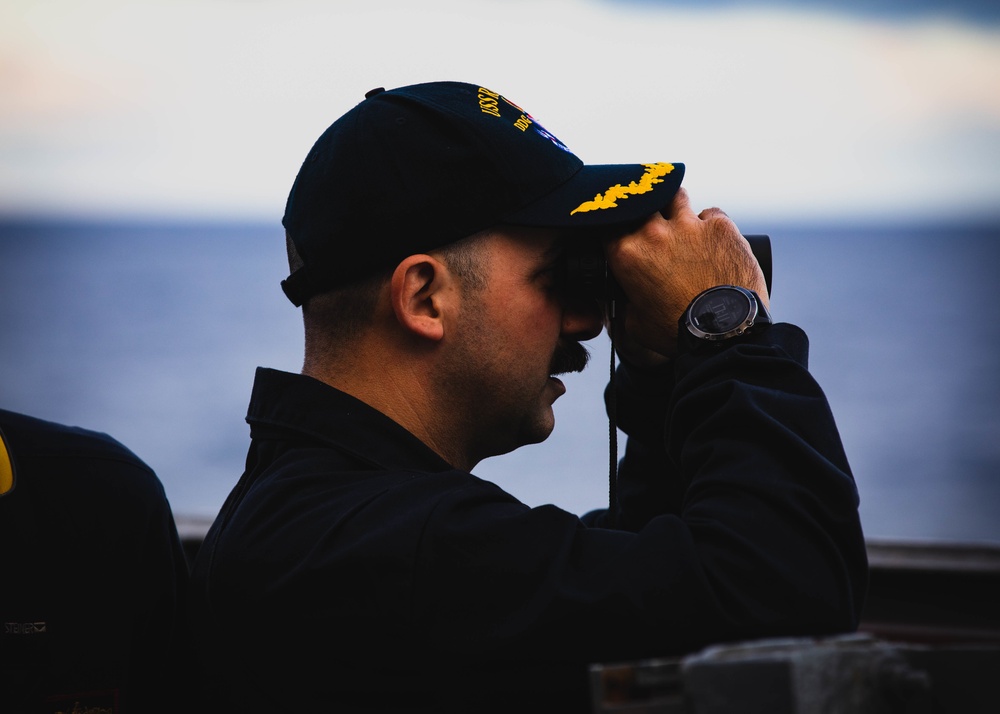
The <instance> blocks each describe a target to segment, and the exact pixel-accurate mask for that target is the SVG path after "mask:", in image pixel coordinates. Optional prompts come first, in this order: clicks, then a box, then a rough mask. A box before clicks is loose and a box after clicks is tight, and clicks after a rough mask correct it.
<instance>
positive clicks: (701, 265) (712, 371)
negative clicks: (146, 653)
mask: <svg viewBox="0 0 1000 714" xmlns="http://www.w3.org/2000/svg"><path fill="white" fill-rule="evenodd" d="M682 175H683V166H681V165H679V164H665V163H657V164H646V165H623V166H617V165H613V166H587V167H585V166H583V165H582V162H580V160H579V159H577V158H576V157H575V156H574V155H573V154H572V153H570V152H569V150H568V149H566V147H565V146H564V145H563V144H561V143H560V142H559V141H558V140H557V139H555V138H554V137H553V135H552V134H551V133H549V132H548V131H546V130H545V129H544V128H542V127H541V126H540V125H539V123H538V122H537V120H535V119H534V118H533V117H532V116H530V115H529V114H527V113H526V112H524V111H523V110H522V109H520V108H519V107H517V106H516V105H515V104H513V103H512V102H510V101H508V100H507V99H506V98H504V97H502V96H500V95H499V94H497V93H495V92H492V91H490V90H487V89H485V88H482V87H477V86H475V85H466V84H461V83H452V82H441V83H430V84H423V85H416V86H412V87H405V88H402V89H397V90H393V91H383V90H374V91H373V92H371V93H369V95H368V96H367V97H366V99H365V101H363V102H362V103H361V104H359V105H358V106H356V107H355V108H354V109H352V110H351V111H349V112H348V113H347V114H346V115H344V116H343V117H341V118H340V119H339V120H338V121H337V122H335V123H334V124H333V125H332V126H331V127H330V128H329V129H328V130H327V131H326V132H325V133H324V134H323V136H321V137H320V138H319V140H318V141H317V142H316V144H315V146H314V147H313V149H312V151H311V152H310V154H309V155H308V157H307V158H306V160H305V162H304V164H303V166H302V169H301V170H300V172H299V175H298V177H297V178H296V181H295V184H294V186H293V187H292V191H291V194H290V196H289V199H288V204H287V207H286V213H285V218H284V225H285V227H286V230H287V236H288V247H289V256H290V264H291V267H292V274H291V276H290V277H289V278H288V280H286V281H285V282H284V283H283V287H284V289H285V292H286V294H287V296H288V297H289V298H290V299H291V300H292V301H293V302H294V303H295V304H297V305H302V306H303V316H304V323H305V361H304V366H303V374H302V375H292V374H286V373H280V372H276V371H273V370H265V369H261V370H259V371H258V374H257V381H256V384H255V386H254V392H253V396H252V397H251V402H250V408H249V414H248V417H247V419H248V421H249V423H250V425H251V438H252V444H251V447H250V453H249V456H248V459H247V468H246V472H245V473H244V475H243V477H242V479H241V480H240V482H239V483H238V484H237V486H236V488H235V489H234V490H233V492H232V494H231V495H230V497H229V499H228V500H227V501H226V503H225V505H224V506H223V508H222V512H221V513H220V514H219V517H218V519H217V520H216V522H215V524H214V525H213V527H212V529H211V530H210V532H209V534H208V536H207V538H206V541H205V544H204V546H203V548H202V550H201V552H200V554H199V556H198V559H197V562H196V564H195V567H194V573H193V580H194V584H195V587H194V593H193V597H194V600H195V605H194V608H195V618H194V619H193V621H192V628H193V632H194V633H195V639H196V648H197V654H196V656H197V658H198V660H199V661H200V662H201V665H202V667H203V669H204V676H205V678H206V682H207V688H208V690H207V691H208V692H209V693H210V694H211V696H216V697H219V698H220V699H221V700H222V701H221V702H219V703H216V704H213V706H216V707H221V708H225V707H229V708H231V709H233V710H237V709H238V710H240V711H247V710H254V711H265V710H266V711H278V710H286V711H309V710H315V709H318V708H321V707H322V708H326V709H338V708H339V710H344V711H365V710H390V711H417V710H419V711H424V710H426V711H439V710H453V711H484V710H494V709H495V710H504V711H526V710H532V709H535V708H544V709H545V710H547V711H588V707H589V703H588V696H587V665H588V663H593V662H602V661H614V660H622V659H635V658H640V657H647V656H656V655H667V654H671V653H683V652H688V651H691V650H693V649H696V648H699V647H702V646H704V645H706V644H708V643H712V642H718V641H722V640H733V639H739V638H751V637H759V636H771V635H803V634H825V633H833V632H841V631H847V630H850V629H852V628H853V627H854V626H855V625H856V623H857V619H858V615H859V610H860V607H861V603H862V596H863V595H862V594H863V591H864V588H865V583H866V572H867V571H866V561H865V551H864V542H863V538H862V533H861V529H860V526H859V521H858V514H857V492H856V489H855V486H854V482H853V479H852V477H851V475H850V471H849V467H848V464H847V461H846V459H845V456H844V454H843V450H842V448H841V445H840V441H839V437H838V434H837V429H836V426H835V424H834V422H833V419H832V417H831V415H830V413H829V409H828V406H827V403H826V400H825V399H824V397H823V395H822V392H821V391H820V389H819V388H818V387H817V386H816V384H815V383H814V382H813V381H812V379H811V378H810V376H809V374H808V372H807V370H806V340H805V336H804V335H803V334H802V332H801V331H800V330H798V329H797V328H795V327H792V326H790V325H773V326H771V325H769V319H768V317H767V301H768V298H767V290H766V286H765V283H764V277H763V275H762V273H761V270H760V268H759V266H758V265H757V263H756V261H755V260H754V258H753V255H752V253H751V252H750V249H749V246H748V245H747V243H746V241H745V240H744V239H743V238H742V237H741V236H740V233H739V231H738V229H737V228H736V226H735V225H733V223H732V222H731V221H730V220H729V219H728V218H727V217H726V216H725V214H724V213H722V212H721V211H718V210H715V209H711V210H708V211H704V212H702V213H701V214H700V215H695V214H694V212H693V211H692V210H691V208H690V207H689V204H688V198H687V196H686V193H685V192H684V191H683V190H679V186H680V183H681V178H682ZM661 211H662V215H661ZM595 236H596V237H597V238H600V239H601V240H602V241H603V249H604V251H605V254H606V257H607V261H608V264H609V266H610V268H611V271H612V273H613V274H614V276H615V277H616V278H617V280H618V282H619V283H620V286H621V290H622V291H623V293H624V301H619V302H623V303H624V305H625V310H624V312H625V314H624V316H622V315H621V314H619V316H618V318H616V323H617V326H616V330H617V333H618V334H617V339H618V346H619V352H620V356H621V357H622V360H623V365H622V368H621V369H620V370H619V379H618V381H617V383H616V385H615V386H614V390H613V391H614V395H615V397H616V398H617V404H618V407H617V410H618V416H619V419H620V424H621V426H622V428H623V429H624V430H625V431H626V432H627V433H628V434H629V442H628V445H627V447H626V453H625V456H624V458H623V460H622V462H621V466H620V471H619V478H618V483H617V484H616V485H617V491H618V494H619V499H618V500H619V503H618V504H617V507H616V508H614V509H612V510H609V511H607V512H600V513H595V514H590V515H589V516H588V522H587V524H585V523H584V522H583V521H581V520H580V519H579V518H577V517H576V516H573V515H571V514H569V513H566V512H564V511H561V510H560V509H558V508H556V507H554V506H543V507H540V508H534V509H532V508H529V507H527V506H526V505H524V504H522V503H520V502H519V501H517V499H515V498H514V497H512V496H510V495H508V494H507V493H505V492H504V491H502V490H501V489H500V488H498V487H497V486H495V485H494V484H491V483H488V482H485V481H482V480H480V479H478V478H476V477H475V476H473V475H472V474H471V473H470V472H471V471H472V470H473V469H474V468H475V466H476V464H477V463H478V462H479V461H480V460H482V459H483V458H485V457H487V456H491V455H495V454H501V453H504V452H508V451H510V450H512V449H516V448H517V447H518V446H521V445H523V444H527V443H532V442H538V441H541V440H543V439H545V438H546V437H547V436H548V434H549V433H550V432H551V430H552V428H553V425H554V417H553V406H552V405H553V402H554V401H555V400H556V399H558V397H559V396H560V395H561V394H562V393H563V391H564V387H563V385H562V383H561V382H560V381H559V380H558V379H557V378H556V375H557V374H560V373H563V372H567V371H575V370H580V369H583V367H584V365H585V363H586V356H585V353H584V350H583V348H582V346H581V345H580V344H579V343H580V342H581V341H583V340H587V339H590V338H592V337H594V336H596V335H597V334H599V333H600V331H601V328H602V324H603V316H602V312H601V309H600V307H599V305H598V304H597V302H596V301H595V300H594V299H593V298H589V297H587V296H586V294H585V293H584V292H583V291H582V290H580V289H578V288H577V287H576V282H575V281H574V280H573V279H572V278H571V276H569V275H568V273H567V264H568V262H569V254H571V253H574V252H575V251H577V250H578V249H579V248H580V246H581V245H582V244H583V243H584V242H586V241H592V240H594V238H595ZM718 286H733V287H731V288H725V289H723V290H722V291H721V292H719V291H716V292H710V293H706V294H705V295H703V296H702V297H701V298H699V300H698V301H696V305H697V306H700V305H704V304H707V308H704V309H703V308H702V307H696V309H695V310H693V311H688V310H687V308H688V305H689V304H690V303H691V302H692V300H693V299H694V298H695V297H696V296H699V294H701V293H702V292H703V291H705V290H707V289H710V288H715V287H718ZM734 299H735V300H736V303H738V302H739V301H740V300H742V301H744V302H745V303H746V305H747V306H748V312H747V314H746V315H743V316H741V317H740V320H742V321H740V322H739V324H736V325H735V326H733V325H724V324H722V323H725V322H726V321H727V319H728V318H729V317H730V316H731V315H730V313H734V312H736V311H737V309H738V305H737V304H736V303H734V302H732V301H733V300H734ZM727 301H729V302H727ZM686 311H687V312H690V313H691V315H690V319H691V323H692V324H691V328H690V329H688V328H687V327H684V328H682V329H679V321H680V320H681V319H682V316H683V315H684V313H685V312H686ZM754 311H755V312H756V314H755V315H753V314H751V313H753V312H754ZM744 318H746V319H744ZM751 323H752V324H751ZM538 477H539V478H544V477H545V474H539V475H538ZM206 696H209V695H208V694H207V695H206Z"/></svg>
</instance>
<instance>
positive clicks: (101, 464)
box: [0, 409, 188, 714]
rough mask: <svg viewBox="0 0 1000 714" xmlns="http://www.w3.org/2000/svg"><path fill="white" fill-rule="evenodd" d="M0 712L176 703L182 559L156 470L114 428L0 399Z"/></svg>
mask: <svg viewBox="0 0 1000 714" xmlns="http://www.w3.org/2000/svg"><path fill="white" fill-rule="evenodd" d="M0 440H2V442H3V443H0V450H4V451H6V453H7V454H8V455H9V460H10V465H11V467H12V470H13V475H14V487H13V489H12V490H10V491H9V492H8V493H6V494H5V495H3V496H0V548H2V561H0V562H2V565H3V575H2V576H0V628H2V629H0V712H3V713H4V714H21V713H25V714H27V713H29V712H30V713H31V714H41V713H43V712H45V713H51V712H69V711H101V712H133V713H137V714H148V713H149V712H167V711H176V710H175V709H172V708H171V706H172V694H173V692H174V691H176V690H177V689H178V688H179V687H180V682H179V681H178V679H177V678H176V676H175V675H176V674H177V673H176V672H175V670H174V669H173V668H174V665H175V663H176V661H177V658H178V651H177V647H178V633H179V631H180V627H181V616H182V610H183V596H184V594H185V591H186V589H187V580H188V564H187V560H186V558H185V554H184V551H183V549H182V547H181V541H180V539H179V538H178V535H177V528H176V526H175V524H174V517H173V513H172V512H171V509H170V504H169V503H168V501H167V498H166V495H165V494H164V492H163V486H162V485H161V483H160V481H159V479H158V478H157V477H156V474H155V473H154V472H153V471H152V470H151V469H150V467H149V466H147V465H146V464H145V463H144V462H143V461H141V460H140V459H139V458H138V457H137V456H136V455H135V454H133V453H132V452H131V451H130V450H129V449H127V448H126V447H125V446H123V445H122V444H121V443H119V442H118V441H116V440H115V439H113V438H111V437H110V436H108V435H107V434H102V433H98V432H95V431H90V430H87V429H80V428H77V427H70V426H64V425H62V424H56V423H53V422H48V421H43V420H41V419H36V418H33V417H30V416H27V415H24V414H17V413H14V412H9V411H5V410H2V409H0Z"/></svg>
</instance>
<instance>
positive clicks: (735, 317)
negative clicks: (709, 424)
mask: <svg viewBox="0 0 1000 714" xmlns="http://www.w3.org/2000/svg"><path fill="white" fill-rule="evenodd" d="M682 322H683V323H684V325H683V327H684V328H685V332H686V333H687V334H688V335H692V336H694V337H695V338H697V340H698V342H694V343H693V344H695V345H697V344H699V343H700V344H704V343H706V342H708V343H715V344H720V343H724V342H725V341H726V340H732V339H733V338H735V337H739V336H741V335H744V334H746V333H747V332H753V331H755V330H758V329H760V328H761V327H764V326H767V325H770V324H771V316H770V315H769V314H768V312H767V308H766V307H764V304H763V303H762V302H761V301H760V298H759V297H757V293H755V292H754V291H753V290H747V289H746V288H740V287H737V286H735V285H719V286H718V287H714V288H709V289H708V290H706V291H705V292H703V293H701V294H700V295H698V296H697V297H696V298H695V299H694V300H692V301H691V304H690V305H689V306H688V309H687V310H686V311H685V312H684V317H683V318H682ZM682 334H684V333H683V332H682ZM688 339H690V338H688Z"/></svg>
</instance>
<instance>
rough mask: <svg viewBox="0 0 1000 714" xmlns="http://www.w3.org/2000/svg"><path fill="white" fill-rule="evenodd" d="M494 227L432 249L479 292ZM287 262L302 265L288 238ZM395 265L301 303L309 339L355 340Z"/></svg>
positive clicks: (331, 343)
mask: <svg viewBox="0 0 1000 714" xmlns="http://www.w3.org/2000/svg"><path fill="white" fill-rule="evenodd" d="M491 234H492V231H490V230H486V231H480V232H479V233H476V234H474V235H471V236H468V237H467V238H464V239H462V240H459V241H456V242H454V243H449V244H448V245H446V246H444V247H442V248H438V249H436V250H434V251H431V253H432V254H433V255H435V256H436V257H438V258H440V259H441V260H442V261H443V262H444V263H445V264H446V265H447V266H448V268H449V269H450V270H451V271H452V273H454V274H455V275H456V276H457V277H458V279H459V281H461V284H462V286H463V287H464V288H465V289H467V290H471V291H475V292H478V291H480V290H482V289H483V288H485V287H486V283H487V277H486V276H487V265H488V261H489V256H488V254H487V250H486V239H487V238H488V237H489V236H490V235H491ZM285 245H286V248H287V250H288V266H289V268H290V270H291V271H292V272H294V271H295V270H296V268H297V266H299V265H301V259H300V258H299V256H298V252H297V251H296V249H295V243H294V242H293V241H292V240H291V239H290V238H287V237H286V239H285ZM391 276H392V269H388V270H381V271H379V272H376V273H374V274H372V275H369V276H366V277H364V278H361V279H360V280H356V281H354V282H352V283H350V284H348V285H345V286H343V287H340V288H336V289H334V290H328V291H326V292H324V293H321V294H319V295H314V296H313V297H311V298H309V299H308V300H307V301H306V302H305V303H304V304H303V306H302V314H303V320H304V322H305V326H306V339H307V341H308V340H310V339H312V340H318V341H321V342H322V343H324V344H325V345H326V348H325V349H326V350H327V351H329V350H336V348H337V346H338V345H340V346H346V345H349V344H351V343H353V342H354V341H355V340H356V339H357V338H358V337H359V336H360V335H361V334H362V333H363V332H364V330H365V329H367V328H368V327H369V326H371V324H372V321H373V320H374V317H375V309H376V307H377V306H378V301H379V298H380V296H381V295H382V291H383V289H384V288H385V285H386V283H388V282H389V279H390V277H391Z"/></svg>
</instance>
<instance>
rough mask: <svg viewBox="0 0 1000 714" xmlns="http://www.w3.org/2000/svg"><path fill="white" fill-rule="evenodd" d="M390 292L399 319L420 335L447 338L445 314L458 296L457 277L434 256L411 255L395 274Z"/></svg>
mask: <svg viewBox="0 0 1000 714" xmlns="http://www.w3.org/2000/svg"><path fill="white" fill-rule="evenodd" d="M390 295H391V300H392V310H393V313H394V314H395V316H396V320H397V321H398V322H399V324H400V325H402V326H403V327H404V328H405V329H407V330H409V331H410V332H411V333H413V334H414V335H416V336H418V337H422V338H424V339H427V340H433V341H435V342H437V341H440V340H441V339H443V338H444V333H445V319H444V318H445V317H446V314H447V311H448V310H449V309H450V307H451V305H452V301H453V299H454V296H455V278H454V276H453V275H452V274H451V272H450V271H449V270H448V267H447V266H446V265H445V264H444V263H442V262H441V261H440V260H438V259H437V258H434V257H433V256H430V255H411V256H409V257H408V258H406V259H404V260H403V261H402V262H401V263H400V264H399V265H397V266H396V269H395V270H394V271H393V273H392V281H391V289H390Z"/></svg>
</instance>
